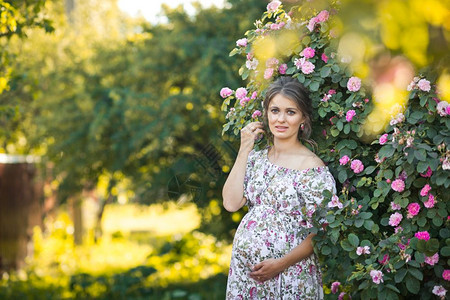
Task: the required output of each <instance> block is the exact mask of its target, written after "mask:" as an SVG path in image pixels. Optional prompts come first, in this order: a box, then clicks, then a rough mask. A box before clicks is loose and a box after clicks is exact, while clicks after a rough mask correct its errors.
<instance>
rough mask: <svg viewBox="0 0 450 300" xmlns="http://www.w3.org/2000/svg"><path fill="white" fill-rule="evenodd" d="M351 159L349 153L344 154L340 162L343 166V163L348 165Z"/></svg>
mask: <svg viewBox="0 0 450 300" xmlns="http://www.w3.org/2000/svg"><path fill="white" fill-rule="evenodd" d="M349 161H350V157H348V156H347V155H344V156H342V157H341V159H339V164H340V165H341V166H343V165H346V164H347V163H348V162H349Z"/></svg>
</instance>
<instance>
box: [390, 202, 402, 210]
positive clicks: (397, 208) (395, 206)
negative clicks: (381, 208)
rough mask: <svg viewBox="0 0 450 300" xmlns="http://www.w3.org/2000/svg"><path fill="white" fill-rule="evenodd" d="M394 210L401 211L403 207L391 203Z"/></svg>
mask: <svg viewBox="0 0 450 300" xmlns="http://www.w3.org/2000/svg"><path fill="white" fill-rule="evenodd" d="M391 208H392V210H400V209H401V208H402V207H401V206H400V205H399V204H396V203H395V202H394V201H392V202H391Z"/></svg>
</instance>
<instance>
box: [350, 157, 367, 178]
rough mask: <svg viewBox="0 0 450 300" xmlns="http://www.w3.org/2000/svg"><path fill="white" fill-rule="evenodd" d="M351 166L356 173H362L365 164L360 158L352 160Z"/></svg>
mask: <svg viewBox="0 0 450 300" xmlns="http://www.w3.org/2000/svg"><path fill="white" fill-rule="evenodd" d="M350 168H351V169H352V170H353V172H355V173H356V174H358V173H361V172H362V171H363V170H364V165H363V163H362V161H360V160H359V159H354V160H352V163H351V164H350Z"/></svg>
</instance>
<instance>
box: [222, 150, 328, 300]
mask: <svg viewBox="0 0 450 300" xmlns="http://www.w3.org/2000/svg"><path fill="white" fill-rule="evenodd" d="M268 150H269V148H268V147H267V148H264V149H262V150H260V151H254V150H252V151H251V152H250V154H249V157H248V160H247V169H246V174H245V179H244V197H246V199H247V203H246V205H248V207H249V211H248V213H247V214H246V215H245V216H244V218H243V219H242V221H241V223H240V224H239V227H238V229H237V231H236V234H235V237H234V241H233V251H232V257H231V263H230V270H229V274H228V284H227V291H226V299H232V300H234V299H267V300H272V299H277V300H278V299H286V300H287V299H289V300H294V299H302V300H303V299H323V289H322V277H321V273H320V269H319V265H318V261H317V257H316V256H315V254H313V255H311V256H309V257H307V258H305V259H303V260H302V261H300V262H299V263H297V264H295V265H292V266H290V267H289V268H287V269H285V270H284V271H283V272H282V273H280V274H278V275H277V276H275V277H274V278H272V279H270V280H266V281H265V282H262V283H261V282H258V281H256V280H254V279H252V278H251V277H249V273H250V272H251V270H252V267H253V266H254V265H256V264H257V263H260V262H262V261H263V260H266V259H269V258H280V257H282V256H284V255H286V254H287V253H289V252H290V251H291V250H292V249H293V248H295V247H296V246H297V245H299V244H300V243H301V242H302V241H303V240H304V239H305V238H306V236H307V235H308V228H311V227H312V225H311V218H310V217H311V215H312V213H313V212H314V208H315V206H316V205H318V204H320V203H321V202H322V200H323V195H322V192H323V191H324V190H329V191H331V192H332V193H335V192H336V187H335V181H334V178H333V176H332V175H331V173H330V172H329V170H328V167H326V166H324V167H315V168H309V169H305V170H295V169H289V168H284V167H281V166H277V165H275V164H272V163H271V162H270V161H269V159H268V156H267V153H268Z"/></svg>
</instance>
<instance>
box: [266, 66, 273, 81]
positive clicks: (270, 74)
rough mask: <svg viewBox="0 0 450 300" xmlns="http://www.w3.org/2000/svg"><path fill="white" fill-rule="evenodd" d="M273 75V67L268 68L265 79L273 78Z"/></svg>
mask: <svg viewBox="0 0 450 300" xmlns="http://www.w3.org/2000/svg"><path fill="white" fill-rule="evenodd" d="M272 75H273V68H267V69H266V70H265V71H264V79H270V78H272Z"/></svg>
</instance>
